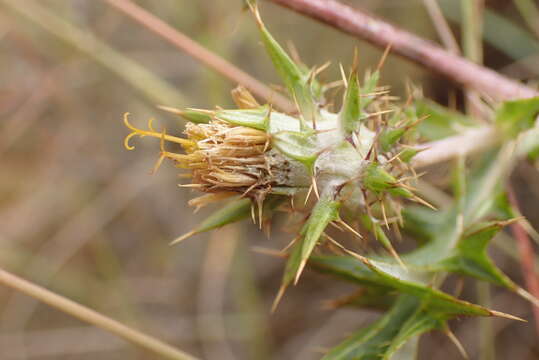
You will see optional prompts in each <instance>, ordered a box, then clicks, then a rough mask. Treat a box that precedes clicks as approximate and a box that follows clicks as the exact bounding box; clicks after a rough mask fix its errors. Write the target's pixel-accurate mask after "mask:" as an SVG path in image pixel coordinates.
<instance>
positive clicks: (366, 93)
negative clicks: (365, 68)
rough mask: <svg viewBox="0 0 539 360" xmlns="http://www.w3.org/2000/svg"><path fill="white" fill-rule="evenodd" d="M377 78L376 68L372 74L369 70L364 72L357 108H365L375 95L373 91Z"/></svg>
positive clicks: (378, 75) (376, 84)
mask: <svg viewBox="0 0 539 360" xmlns="http://www.w3.org/2000/svg"><path fill="white" fill-rule="evenodd" d="M379 80H380V72H379V71H378V70H376V71H374V72H373V73H372V74H371V73H369V72H367V73H365V79H364V81H363V86H362V87H361V89H360V92H361V97H360V105H359V108H360V110H361V111H363V110H365V108H366V107H367V106H369V105H370V104H371V102H372V101H373V100H374V98H375V97H376V96H375V95H374V92H375V91H376V87H377V86H378V81H379Z"/></svg>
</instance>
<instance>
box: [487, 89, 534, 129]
mask: <svg viewBox="0 0 539 360" xmlns="http://www.w3.org/2000/svg"><path fill="white" fill-rule="evenodd" d="M538 114H539V97H534V98H530V99H523V100H514V101H506V102H504V103H503V104H502V105H501V107H500V108H499V109H498V111H497V112H496V125H497V126H498V128H499V129H500V132H501V133H502V135H503V136H504V137H506V138H514V137H516V136H517V135H518V134H520V133H521V132H522V131H524V130H528V129H530V128H532V127H533V125H534V123H535V118H536V116H537V115H538Z"/></svg>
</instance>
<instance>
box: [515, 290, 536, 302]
mask: <svg viewBox="0 0 539 360" xmlns="http://www.w3.org/2000/svg"><path fill="white" fill-rule="evenodd" d="M516 293H517V294H518V295H519V296H521V297H522V298H524V299H526V300H528V301H529V302H531V303H532V304H533V305H535V306H537V307H539V299H537V298H536V297H535V296H533V295H532V294H530V293H529V292H527V291H526V290H524V289H523V288H520V287H519V288H517V290H516Z"/></svg>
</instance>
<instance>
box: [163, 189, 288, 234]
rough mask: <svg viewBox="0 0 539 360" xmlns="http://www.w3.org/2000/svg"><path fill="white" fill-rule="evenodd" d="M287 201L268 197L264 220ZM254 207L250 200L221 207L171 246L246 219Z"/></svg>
mask: <svg viewBox="0 0 539 360" xmlns="http://www.w3.org/2000/svg"><path fill="white" fill-rule="evenodd" d="M285 199H286V198H285V197H283V196H278V195H274V196H268V198H267V199H266V200H265V201H264V204H263V215H264V218H269V217H271V215H272V212H273V211H274V210H275V209H276V208H277V207H278V206H279V205H280V204H281V203H282V202H283V201H284V200H285ZM252 206H253V204H252V201H251V199H248V198H242V199H237V200H233V201H231V202H230V203H229V204H227V205H225V206H223V207H221V208H220V209H219V210H217V211H215V212H214V213H212V214H211V215H210V216H208V217H207V218H206V219H205V220H204V221H202V222H201V223H200V224H198V225H197V226H196V227H195V228H194V229H193V230H191V231H190V232H188V233H187V234H185V235H183V236H180V237H179V238H177V239H175V240H174V241H172V242H171V244H176V243H178V242H180V241H182V240H184V239H186V238H188V237H191V236H193V235H196V234H200V233H203V232H206V231H210V230H214V229H217V228H220V227H222V226H225V225H228V224H231V223H234V222H237V221H241V220H243V219H246V218H248V217H249V216H251V214H252V209H251V208H252Z"/></svg>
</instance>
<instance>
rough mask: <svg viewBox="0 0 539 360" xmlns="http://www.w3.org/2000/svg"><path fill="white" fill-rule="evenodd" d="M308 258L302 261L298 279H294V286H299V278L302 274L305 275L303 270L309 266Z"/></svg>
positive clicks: (297, 273) (297, 274)
mask: <svg viewBox="0 0 539 360" xmlns="http://www.w3.org/2000/svg"><path fill="white" fill-rule="evenodd" d="M307 260H308V258H305V259H302V260H301V263H300V264H299V268H298V271H297V272H296V277H295V278H294V285H297V284H298V281H299V278H300V276H301V274H302V273H303V269H305V265H307Z"/></svg>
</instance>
